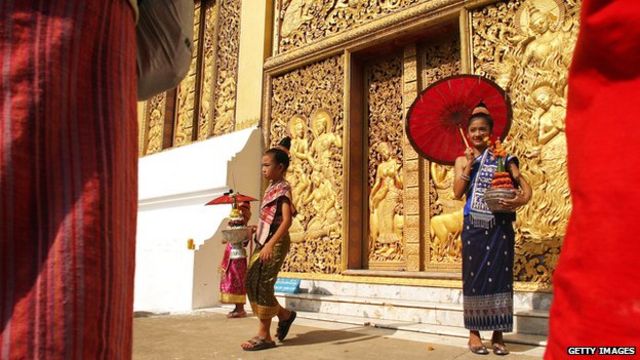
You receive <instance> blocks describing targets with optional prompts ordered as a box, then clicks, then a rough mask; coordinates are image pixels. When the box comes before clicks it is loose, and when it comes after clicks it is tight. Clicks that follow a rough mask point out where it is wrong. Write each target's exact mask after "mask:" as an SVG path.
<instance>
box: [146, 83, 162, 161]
mask: <svg viewBox="0 0 640 360" xmlns="http://www.w3.org/2000/svg"><path fill="white" fill-rule="evenodd" d="M166 104H167V95H166V93H162V94H159V95H156V96H154V97H152V98H151V99H149V101H148V102H147V110H146V112H145V119H144V120H145V126H146V132H145V134H146V136H145V138H146V139H145V145H144V150H143V151H144V152H143V155H149V154H153V153H156V152H158V151H160V150H162V137H163V133H164V113H165V106H166Z"/></svg>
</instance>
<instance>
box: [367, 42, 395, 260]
mask: <svg viewBox="0 0 640 360" xmlns="http://www.w3.org/2000/svg"><path fill="white" fill-rule="evenodd" d="M402 67H403V64H402V55H401V54H398V55H396V56H394V57H392V58H388V59H384V60H382V61H378V62H375V63H373V64H371V65H369V66H368V67H367V69H366V77H367V89H366V91H367V107H368V109H367V118H368V129H369V130H368V131H369V135H368V137H369V156H368V157H369V166H368V185H369V189H370V191H369V248H368V249H369V262H370V263H372V262H376V263H377V262H389V261H390V262H398V261H402V260H403V247H404V244H403V227H404V200H403V188H404V185H403V179H402V177H403V171H402V161H403V158H402V155H403V151H402V139H403V128H402V124H403V122H402V120H403V118H402V114H403V112H402Z"/></svg>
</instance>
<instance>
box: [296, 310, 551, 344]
mask: <svg viewBox="0 0 640 360" xmlns="http://www.w3.org/2000/svg"><path fill="white" fill-rule="evenodd" d="M298 317H299V318H302V319H310V320H319V321H330V322H336V323H342V324H352V325H358V326H372V327H377V328H381V329H391V330H401V331H411V332H417V333H424V334H430V335H441V336H454V337H460V338H467V337H468V336H469V331H468V330H466V329H464V328H463V327H459V326H446V325H433V324H424V323H416V322H410V321H398V320H384V319H372V318H366V317H358V316H348V315H335V314H327V313H319V312H309V311H302V310H300V311H298ZM481 334H482V337H483V338H484V339H490V338H491V332H490V331H482V332H481ZM504 338H505V341H506V342H508V343H513V344H523V345H532V346H536V347H544V346H546V345H547V338H546V336H543V335H530V334H520V333H508V334H505V335H504Z"/></svg>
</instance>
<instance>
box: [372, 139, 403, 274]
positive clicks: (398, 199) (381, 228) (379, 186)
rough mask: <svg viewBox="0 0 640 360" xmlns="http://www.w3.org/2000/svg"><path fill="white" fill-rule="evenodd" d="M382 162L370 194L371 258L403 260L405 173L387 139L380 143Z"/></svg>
mask: <svg viewBox="0 0 640 360" xmlns="http://www.w3.org/2000/svg"><path fill="white" fill-rule="evenodd" d="M377 148H378V149H377V151H376V152H377V153H378V154H379V156H380V160H381V162H380V163H379V164H378V166H377V169H376V178H375V182H374V183H373V186H372V188H371V193H370V194H369V261H370V262H373V261H400V260H402V255H403V254H402V253H403V241H402V228H403V226H404V217H403V214H402V203H403V201H402V189H403V184H402V176H401V174H402V172H401V170H402V169H401V166H400V163H399V162H398V160H396V159H395V158H394V157H392V153H391V148H390V147H389V144H388V143H386V142H382V143H379V144H378V146H377Z"/></svg>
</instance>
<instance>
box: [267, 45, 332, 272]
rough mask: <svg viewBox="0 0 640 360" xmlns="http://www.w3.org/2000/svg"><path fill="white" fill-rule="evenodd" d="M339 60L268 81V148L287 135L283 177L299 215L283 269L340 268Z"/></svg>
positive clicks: (298, 70) (312, 66)
mask: <svg viewBox="0 0 640 360" xmlns="http://www.w3.org/2000/svg"><path fill="white" fill-rule="evenodd" d="M343 62H344V61H343V58H342V56H337V57H332V58H329V59H326V60H323V61H320V62H318V63H315V64H311V65H308V66H306V67H303V68H300V69H297V70H294V71H291V72H289V73H287V74H284V75H281V76H278V77H275V78H273V79H272V80H271V84H272V87H271V89H272V97H271V114H270V116H271V121H270V128H269V130H268V131H269V139H268V142H269V144H270V145H272V146H273V145H276V144H277V143H278V142H279V141H280V139H281V138H283V137H284V136H286V135H289V136H291V138H292V140H291V163H290V168H289V171H288V173H287V179H288V180H289V182H290V183H291V185H292V187H293V202H294V205H295V206H296V208H297V210H298V214H297V215H296V217H294V219H293V224H292V226H291V229H290V234H291V238H292V244H291V251H290V252H289V255H288V257H287V259H286V261H285V263H284V265H283V271H291V272H307V273H327V274H335V273H338V272H339V271H340V269H341V261H342V259H341V251H342V221H343V219H342V206H343V205H342V204H343V199H344V190H343V185H342V182H343V171H344V170H343V144H342V137H343V131H344V129H343V126H344V120H343V92H344V91H343V84H344V72H343V67H342V66H343V65H342V64H343Z"/></svg>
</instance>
